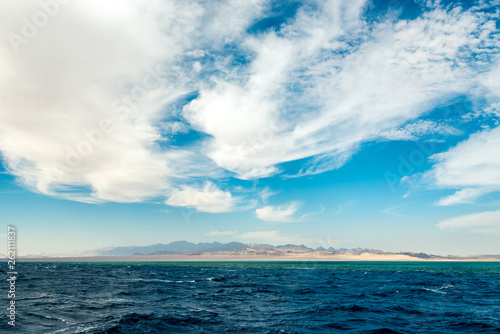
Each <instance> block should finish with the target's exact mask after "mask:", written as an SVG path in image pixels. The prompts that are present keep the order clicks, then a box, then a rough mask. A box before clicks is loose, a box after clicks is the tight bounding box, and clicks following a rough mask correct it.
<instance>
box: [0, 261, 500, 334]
mask: <svg viewBox="0 0 500 334" xmlns="http://www.w3.org/2000/svg"><path fill="white" fill-rule="evenodd" d="M17 270H18V272H19V278H18V281H17V286H16V289H17V297H18V298H17V299H18V300H17V312H18V315H17V319H16V325H17V326H16V327H15V329H14V328H11V327H10V326H8V325H7V317H6V313H7V312H6V311H4V313H5V316H3V317H2V318H3V320H2V323H1V324H0V332H2V333H4V332H19V333H500V319H499V318H500V264H499V263H424V264H421V263H338V262H337V263H333V262H330V263H269V262H268V263H241V262H240V263H222V262H219V263H189V264H188V263H177V264H175V263H149V264H146V263H142V264H137V263H136V264H86V263H28V262H24V263H20V264H18V266H17ZM4 285H5V287H7V284H4ZM3 298H4V299H3V301H4V305H5V306H7V299H6V298H5V297H3ZM2 309H4V310H5V308H3V307H2Z"/></svg>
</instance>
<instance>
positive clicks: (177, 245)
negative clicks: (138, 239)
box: [81, 240, 250, 256]
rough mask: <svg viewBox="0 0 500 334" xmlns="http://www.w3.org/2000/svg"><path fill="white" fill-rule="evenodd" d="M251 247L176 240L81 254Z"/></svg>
mask: <svg viewBox="0 0 500 334" xmlns="http://www.w3.org/2000/svg"><path fill="white" fill-rule="evenodd" d="M245 247H250V246H249V245H247V244H243V243H241V242H230V243H227V244H222V243H220V242H212V243H203V242H201V243H198V244H194V243H192V242H188V241H184V240H183V241H174V242H171V243H169V244H155V245H151V246H130V247H107V248H101V249H96V250H92V251H89V252H85V253H83V254H81V255H82V256H124V255H150V254H171V253H191V252H220V251H232V250H236V249H240V248H245Z"/></svg>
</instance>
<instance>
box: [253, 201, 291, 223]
mask: <svg viewBox="0 0 500 334" xmlns="http://www.w3.org/2000/svg"><path fill="white" fill-rule="evenodd" d="M298 208H299V204H298V203H297V202H292V203H290V204H288V205H282V206H277V207H276V206H270V205H268V206H265V207H263V208H259V209H256V210H255V214H256V215H257V217H258V218H259V219H262V220H265V221H272V222H282V223H287V222H295V221H297V218H295V217H294V214H295V212H296V211H297V210H298Z"/></svg>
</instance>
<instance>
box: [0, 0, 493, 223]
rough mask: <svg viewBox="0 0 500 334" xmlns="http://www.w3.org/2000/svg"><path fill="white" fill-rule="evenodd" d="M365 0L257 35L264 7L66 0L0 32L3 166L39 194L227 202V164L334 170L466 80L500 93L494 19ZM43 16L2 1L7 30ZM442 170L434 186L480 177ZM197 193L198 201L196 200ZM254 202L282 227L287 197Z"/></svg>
mask: <svg viewBox="0 0 500 334" xmlns="http://www.w3.org/2000/svg"><path fill="white" fill-rule="evenodd" d="M368 4H369V3H368V2H367V1H364V0H356V1H312V2H311V1H307V2H304V3H303V4H302V5H300V6H298V7H299V8H298V10H297V11H296V12H293V13H290V14H287V15H289V16H290V17H287V18H286V20H284V21H283V23H282V24H280V25H279V26H274V27H271V28H266V29H261V30H259V29H257V28H256V27H257V26H258V24H257V23H258V22H261V20H262V19H265V18H266V17H268V16H269V15H271V14H270V12H269V10H270V8H271V7H272V4H271V3H270V2H268V1H263V0H262V1H258V0H256V1H240V2H235V1H221V2H220V3H217V4H213V3H207V2H203V1H194V0H193V1H187V2H186V1H182V2H181V1H175V0H169V1H150V2H148V4H141V3H137V2H134V1H111V2H107V3H106V6H109V7H112V8H114V9H116V10H110V11H103V10H102V6H104V5H103V4H102V3H101V2H99V1H93V0H92V1H82V2H71V3H69V4H67V5H65V6H64V7H60V10H59V13H58V14H57V17H54V18H53V19H52V20H51V21H50V24H47V25H46V26H44V27H43V33H39V34H38V35H37V36H35V37H34V38H32V39H29V42H28V43H27V44H22V45H19V52H15V50H14V49H13V47H12V45H11V43H10V41H9V39H2V40H1V41H0V64H1V65H0V69H1V71H2V73H3V74H2V78H1V79H0V90H1V91H2V92H3V95H2V99H0V152H1V154H2V158H3V163H4V165H5V167H6V168H7V170H8V172H9V173H10V174H12V175H15V176H16V177H17V178H18V180H19V181H20V182H21V183H22V184H24V185H26V186H27V187H29V188H30V189H32V190H33V191H36V192H39V193H42V194H46V195H50V196H57V197H62V198H66V199H71V200H78V201H86V202H91V203H94V202H102V201H114V202H140V201H145V200H148V199H150V198H157V197H162V198H167V200H166V201H165V203H166V204H167V205H172V206H188V207H193V208H195V209H197V210H199V211H204V212H227V211H231V210H234V209H235V208H236V207H237V206H236V205H235V199H234V197H233V196H232V195H231V193H230V192H228V191H223V190H221V189H220V187H219V186H218V185H217V184H215V183H216V182H217V181H216V179H217V178H218V177H219V176H221V175H231V176H234V177H237V178H240V179H258V178H261V177H267V176H272V175H275V174H278V173H281V172H283V166H282V164H283V163H284V162H288V161H296V160H301V159H302V162H301V167H302V168H301V170H300V172H298V173H296V174H294V175H293V176H303V175H310V174H317V173H321V172H324V171H327V170H331V169H335V168H339V167H341V166H343V165H344V164H345V162H346V161H348V160H349V159H350V157H351V156H352V155H353V154H354V153H356V152H357V151H358V149H359V147H360V145H361V144H362V143H364V142H367V141H372V140H379V139H380V138H381V137H385V138H386V139H390V140H393V139H395V140H401V139H404V140H411V139H414V138H418V137H419V136H422V135H425V134H427V133H432V132H433V131H434V132H436V131H437V132H439V131H441V132H442V131H445V130H446V129H445V128H444V127H441V128H440V126H441V125H440V124H437V123H432V122H419V121H416V119H418V118H419V117H421V116H422V115H424V114H425V113H427V112H428V111H429V110H430V109H432V108H433V107H435V106H437V105H439V104H440V103H442V102H443V101H447V100H450V99H453V98H454V97H456V96H458V95H461V94H465V95H467V94H471V93H470V92H471V91H477V90H474V89H473V88H477V87H482V88H484V89H483V90H484V92H485V93H484V94H486V95H488V94H490V95H491V96H489V95H488V98H489V99H491V100H492V101H494V99H495V96H498V94H496V93H494V92H495V91H496V92H498V80H497V79H495V78H498V75H497V74H498V68H496V69H495V67H494V60H493V58H494V55H495V54H497V53H498V49H499V42H498V29H497V28H496V25H495V21H494V19H495V17H494V16H493V15H494V14H491V13H489V12H488V11H481V9H478V8H473V9H467V8H465V7H456V8H453V5H449V6H446V7H445V6H440V5H439V4H434V5H432V6H430V7H429V8H425V6H424V8H423V12H424V13H423V14H422V15H420V17H418V18H415V19H398V18H397V16H392V15H387V16H381V17H379V20H376V21H368V20H367V18H366V16H365V13H366V10H367V8H368V7H367V6H368ZM39 10H41V8H40V6H39V4H38V2H35V1H26V2H16V3H14V2H2V3H1V4H0V22H2V29H4V30H5V31H7V32H16V33H18V34H22V29H23V24H24V23H23V20H22V18H23V17H25V16H26V17H32V16H33V13H34V12H36V11H39ZM90 23H91V24H90ZM254 28H255V29H254ZM495 94H496V95H495ZM27 97H29V98H27ZM491 106H492V107H491V108H493V107H494V103H491ZM409 124H410V125H409ZM493 135H495V134H494V133H493V131H490V132H488V131H486V132H485V133H484V136H493ZM193 138H195V139H196V140H195V139H193ZM471 138H472V139H471V140H472V141H474V137H471ZM471 145H472V144H471ZM455 155H456V157H457V159H458V158H459V157H460V152H459V149H457V150H455V151H450V152H449V154H448V155H447V156H446V157H444V158H443V160H442V162H441V163H440V165H437V166H436V168H435V170H436V171H438V170H439V171H444V170H445V169H447V170H452V169H453V168H454V167H452V165H453V164H446V161H454V160H453V159H454V158H453V156H455ZM495 164H496V161H493V162H492V163H491V164H490V165H491V166H496V165H495ZM469 172H471V173H472V172H473V170H472V169H471V170H470V171H469ZM489 172H491V170H490V171H489ZM436 175H437V174H436ZM444 175H445V174H444V172H443V173H440V174H439V180H440V181H438V183H439V184H440V185H443V186H446V187H448V186H449V187H451V188H453V187H457V189H462V188H467V189H468V188H474V187H481V189H484V187H483V186H482V185H481V184H479V183H480V182H479V181H476V182H471V185H467V184H465V183H464V184H451V183H450V184H448V185H446V184H445V183H446V182H447V181H445V179H446V177H445V176H444ZM471 175H472V174H471ZM477 177H478V178H480V176H477ZM200 178H203V179H204V180H212V181H211V182H212V183H210V185H209V186H208V188H207V186H206V185H205V186H204V187H200V186H196V185H194V184H199V182H200V181H199V179H200ZM466 179H467V178H466ZM202 182H203V181H202ZM478 182H479V183H478ZM465 192H466V191H465ZM200 194H202V196H206V197H207V198H209V200H208V201H207V203H210V204H203V203H201V202H200V201H196V200H193V199H192V198H190V196H195V197H196V196H198V195H200ZM263 194H264V196H263V198H267V197H268V196H267V195H268V194H267V195H266V194H265V193H263ZM462 195H463V194H462ZM462 195H461V194H458V195H457V198H460V199H459V200H458V201H465V200H466V198H465V197H467V196H462ZM265 196H267V197H265ZM198 197H199V196H198ZM469 197H470V196H469ZM453 201H455V202H456V201H457V200H455V199H453V198H451V199H449V200H448V203H452V202H453ZM444 203H446V201H445V202H444ZM258 210H259V211H258V212H256V214H257V216H258V217H259V218H260V217H263V218H264V219H265V220H269V221H289V220H290V219H293V218H292V217H293V214H294V213H295V211H296V210H297V209H296V208H295V207H294V206H293V205H290V206H287V207H273V206H267V207H264V208H260V209H258Z"/></svg>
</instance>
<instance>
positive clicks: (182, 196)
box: [165, 182, 237, 213]
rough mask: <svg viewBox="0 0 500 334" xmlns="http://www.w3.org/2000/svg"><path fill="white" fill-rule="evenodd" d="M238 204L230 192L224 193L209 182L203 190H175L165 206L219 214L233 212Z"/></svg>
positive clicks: (192, 188) (188, 188) (184, 187)
mask: <svg viewBox="0 0 500 334" xmlns="http://www.w3.org/2000/svg"><path fill="white" fill-rule="evenodd" d="M236 202H237V200H236V199H235V198H233V197H232V195H231V193H230V192H229V191H222V190H220V189H219V188H217V186H216V185H214V184H213V183H211V182H207V183H205V186H204V187H203V188H196V187H191V186H182V187H181V188H180V189H173V190H172V191H171V193H170V196H169V197H168V199H167V200H166V201H165V204H167V205H171V206H187V207H192V208H195V209H196V210H198V211H200V212H211V213H219V212H228V211H231V210H233V209H234V206H235V204H236Z"/></svg>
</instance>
